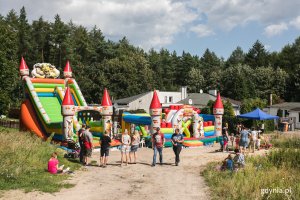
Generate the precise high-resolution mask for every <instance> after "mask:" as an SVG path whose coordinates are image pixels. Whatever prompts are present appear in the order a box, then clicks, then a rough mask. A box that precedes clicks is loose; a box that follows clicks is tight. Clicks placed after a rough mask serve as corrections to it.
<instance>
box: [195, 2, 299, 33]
mask: <svg viewBox="0 0 300 200" xmlns="http://www.w3.org/2000/svg"><path fill="white" fill-rule="evenodd" d="M189 5H190V6H191V7H194V8H196V9H197V10H198V12H199V13H204V14H205V15H206V16H207V25H208V26H210V27H212V28H213V29H214V30H222V31H231V30H232V29H233V28H235V27H237V26H244V25H247V24H248V23H250V22H256V23H259V24H260V25H263V26H265V25H267V24H278V23H280V22H285V23H287V22H288V21H290V19H292V18H294V17H295V16H297V15H298V14H299V7H300V1H299V0H286V1H284V2H283V1H282V0H252V1H245V0H219V1H211V0H201V1H199V0H191V1H190V3H189Z"/></svg>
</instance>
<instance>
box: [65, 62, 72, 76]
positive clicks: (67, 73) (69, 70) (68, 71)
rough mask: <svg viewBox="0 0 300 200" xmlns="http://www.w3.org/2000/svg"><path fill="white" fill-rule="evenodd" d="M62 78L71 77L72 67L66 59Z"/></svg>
mask: <svg viewBox="0 0 300 200" xmlns="http://www.w3.org/2000/svg"><path fill="white" fill-rule="evenodd" d="M64 78H65V79H66V78H72V68H71V66H70V62H69V61H68V60H67V63H66V66H65V68H64Z"/></svg>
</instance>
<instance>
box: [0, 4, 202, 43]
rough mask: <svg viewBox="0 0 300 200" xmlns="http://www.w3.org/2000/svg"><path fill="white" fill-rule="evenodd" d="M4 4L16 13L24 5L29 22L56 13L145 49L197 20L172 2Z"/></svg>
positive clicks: (168, 38) (172, 35)
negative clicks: (95, 26) (14, 9)
mask: <svg viewBox="0 0 300 200" xmlns="http://www.w3.org/2000/svg"><path fill="white" fill-rule="evenodd" d="M3 1H4V0H0V4H1V2H3ZM5 4H6V6H7V7H9V5H8V4H10V6H11V8H13V7H15V8H16V10H17V11H19V9H20V8H21V6H22V5H24V6H25V8H26V10H27V14H28V17H29V19H38V18H39V17H40V16H41V15H43V17H44V19H47V20H51V21H53V17H54V15H55V14H57V13H58V14H59V15H60V16H61V18H62V19H63V20H64V21H66V22H68V21H70V20H71V19H72V21H73V23H75V24H80V25H84V26H86V27H89V28H91V27H93V26H94V25H97V27H98V28H100V29H101V30H102V32H103V33H104V34H105V35H106V36H108V38H118V39H121V38H122V37H123V36H126V37H127V38H128V39H129V40H130V42H132V43H133V44H135V45H139V46H141V47H143V48H145V49H149V48H151V47H155V48H159V47H162V46H164V45H168V44H171V43H172V41H173V40H174V36H175V35H176V34H178V33H179V32H181V31H184V30H186V29H187V24H189V23H191V22H192V21H193V20H195V19H196V18H197V14H196V13H195V12H193V11H192V10H191V9H190V8H188V7H187V5H186V3H185V2H181V1H172V0H128V1H123V0H65V1H61V0H52V1H45V0H40V1H33V0H31V1H30V0H27V1H24V2H23V1H20V0H12V1H9V3H8V2H7V3H6V2H5ZM16 6H19V8H18V7H16ZM11 8H9V9H11ZM0 12H1V13H2V12H3V9H1V8H0Z"/></svg>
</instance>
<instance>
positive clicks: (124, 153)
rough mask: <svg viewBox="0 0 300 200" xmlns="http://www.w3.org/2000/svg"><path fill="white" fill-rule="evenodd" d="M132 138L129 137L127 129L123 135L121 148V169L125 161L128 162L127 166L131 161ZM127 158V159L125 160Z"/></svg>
mask: <svg viewBox="0 0 300 200" xmlns="http://www.w3.org/2000/svg"><path fill="white" fill-rule="evenodd" d="M130 143H131V138H130V136H129V135H128V130H127V129H125V131H124V134H123V135H122V146H121V167H122V165H123V162H124V160H126V165H128V160H129V151H130ZM124 157H125V159H124Z"/></svg>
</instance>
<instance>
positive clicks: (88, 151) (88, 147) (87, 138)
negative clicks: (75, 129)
mask: <svg viewBox="0 0 300 200" xmlns="http://www.w3.org/2000/svg"><path fill="white" fill-rule="evenodd" d="M90 129H91V127H89V126H86V130H85V131H84V132H83V138H84V147H85V148H84V150H85V151H84V155H83V156H84V163H83V164H84V165H88V164H89V162H88V161H89V158H90V157H92V151H93V135H92V133H91V132H90Z"/></svg>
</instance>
